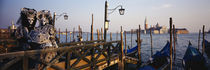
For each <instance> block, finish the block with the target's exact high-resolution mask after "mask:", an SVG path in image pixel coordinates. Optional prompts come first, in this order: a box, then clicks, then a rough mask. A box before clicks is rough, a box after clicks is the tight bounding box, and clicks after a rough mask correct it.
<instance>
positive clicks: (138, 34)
mask: <svg viewBox="0 0 210 70" xmlns="http://www.w3.org/2000/svg"><path fill="white" fill-rule="evenodd" d="M136 31H137V32H136V33H137V45H138V49H137V50H138V59H139V62H138V64H139V65H141V37H140V36H141V27H140V25H139V29H138V30H136Z"/></svg>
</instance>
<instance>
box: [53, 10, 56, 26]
mask: <svg viewBox="0 0 210 70" xmlns="http://www.w3.org/2000/svg"><path fill="white" fill-rule="evenodd" d="M55 16H56V13H55V12H54V13H53V26H55Z"/></svg>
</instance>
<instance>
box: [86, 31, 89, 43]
mask: <svg viewBox="0 0 210 70" xmlns="http://www.w3.org/2000/svg"><path fill="white" fill-rule="evenodd" d="M88 38H89V37H88V32H87V37H86V41H88Z"/></svg>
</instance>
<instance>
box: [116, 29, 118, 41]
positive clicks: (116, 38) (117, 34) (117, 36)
mask: <svg viewBox="0 0 210 70" xmlns="http://www.w3.org/2000/svg"><path fill="white" fill-rule="evenodd" d="M116 40H118V31H117V35H116Z"/></svg>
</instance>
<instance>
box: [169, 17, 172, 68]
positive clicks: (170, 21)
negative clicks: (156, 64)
mask: <svg viewBox="0 0 210 70" xmlns="http://www.w3.org/2000/svg"><path fill="white" fill-rule="evenodd" d="M169 23H170V70H172V18H171V17H170V20H169Z"/></svg>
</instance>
